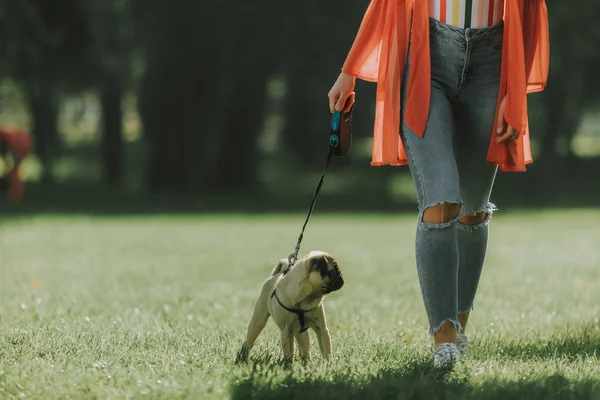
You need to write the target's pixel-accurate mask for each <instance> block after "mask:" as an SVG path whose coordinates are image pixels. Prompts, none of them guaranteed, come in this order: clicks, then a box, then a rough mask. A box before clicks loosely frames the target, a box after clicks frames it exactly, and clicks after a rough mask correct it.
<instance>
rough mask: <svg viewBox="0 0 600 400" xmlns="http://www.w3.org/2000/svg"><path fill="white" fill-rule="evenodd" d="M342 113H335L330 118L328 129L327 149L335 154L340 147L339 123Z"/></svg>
mask: <svg viewBox="0 0 600 400" xmlns="http://www.w3.org/2000/svg"><path fill="white" fill-rule="evenodd" d="M341 119H342V113H341V112H339V111H335V112H334V113H333V117H332V118H331V127H330V128H329V147H330V149H331V150H332V151H333V152H334V153H335V152H338V151H339V147H340V121H341Z"/></svg>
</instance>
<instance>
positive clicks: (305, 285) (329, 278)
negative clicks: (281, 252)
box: [237, 251, 344, 362]
mask: <svg viewBox="0 0 600 400" xmlns="http://www.w3.org/2000/svg"><path fill="white" fill-rule="evenodd" d="M288 265H289V262H288V260H286V259H282V260H280V261H279V264H277V265H276V266H275V267H274V268H273V271H272V272H271V276H270V277H269V278H268V279H267V280H266V281H265V282H264V284H263V286H262V290H261V292H260V294H259V296H258V298H257V299H256V301H255V303H254V312H253V313H252V318H251V319H250V322H249V323H248V331H247V335H246V341H245V342H244V344H243V345H242V348H241V349H240V351H239V353H238V356H237V361H238V362H240V361H246V360H247V359H248V356H249V354H250V350H251V349H252V347H253V346H254V344H255V343H256V339H257V338H258V335H259V334H260V333H261V332H262V330H263V329H264V328H265V326H266V324H267V321H268V319H269V317H273V321H275V324H277V326H278V327H279V330H280V331H281V347H282V349H283V356H284V358H286V359H287V360H290V359H292V358H293V356H294V338H295V339H296V342H297V343H298V348H299V353H300V356H301V357H302V358H304V359H306V360H311V357H310V339H309V335H308V329H312V330H313V332H314V333H315V334H316V336H317V341H318V343H319V348H320V350H321V354H322V356H323V358H324V359H325V360H329V359H330V358H331V336H330V335H329V329H328V328H327V320H326V318H325V308H324V306H323V300H324V299H325V296H326V295H327V294H328V293H331V292H334V291H336V290H339V289H341V288H342V286H343V285H344V278H343V277H342V271H341V269H340V267H339V265H338V262H337V260H336V259H335V258H334V257H333V256H331V255H330V254H327V253H325V252H322V251H312V252H310V253H309V254H308V255H306V256H305V257H304V258H302V259H300V260H298V261H297V262H296V263H295V264H294V265H293V267H292V268H291V269H289V271H287V268H288Z"/></svg>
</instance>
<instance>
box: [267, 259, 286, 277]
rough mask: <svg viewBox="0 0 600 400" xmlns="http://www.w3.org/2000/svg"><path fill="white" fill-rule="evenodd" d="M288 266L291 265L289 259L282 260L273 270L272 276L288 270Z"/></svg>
mask: <svg viewBox="0 0 600 400" xmlns="http://www.w3.org/2000/svg"><path fill="white" fill-rule="evenodd" d="M288 265H289V263H288V260H287V258H282V259H281V260H279V263H278V264H277V265H276V266H275V267H274V268H273V271H272V272H271V276H273V275H277V274H280V273H282V272H283V270H284V268H287V266H288Z"/></svg>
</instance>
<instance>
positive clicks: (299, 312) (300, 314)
mask: <svg viewBox="0 0 600 400" xmlns="http://www.w3.org/2000/svg"><path fill="white" fill-rule="evenodd" d="M273 297H275V298H276V299H277V302H278V303H279V305H280V306H281V307H282V308H283V309H284V310H286V311H289V312H291V313H294V314H296V315H297V316H298V319H299V320H300V332H299V333H302V332H304V331H306V330H307V329H308V326H304V323H305V319H304V314H305V313H307V312H311V311H312V310H315V309H316V308H317V307H315V308H311V309H310V310H302V309H301V308H288V307H286V306H284V305H283V303H282V302H281V300H279V297H277V294H276V293H275V289H273V294H271V298H273Z"/></svg>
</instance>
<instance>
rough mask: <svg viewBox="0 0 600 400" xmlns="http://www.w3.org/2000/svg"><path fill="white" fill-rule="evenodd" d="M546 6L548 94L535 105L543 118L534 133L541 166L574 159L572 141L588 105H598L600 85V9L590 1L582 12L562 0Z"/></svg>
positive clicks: (585, 4) (535, 127) (583, 7)
mask: <svg viewBox="0 0 600 400" xmlns="http://www.w3.org/2000/svg"><path fill="white" fill-rule="evenodd" d="M547 3H548V8H549V16H550V56H551V61H550V76H549V79H548V87H547V89H546V91H545V92H544V93H543V94H541V95H539V98H536V99H535V100H534V102H533V104H534V109H537V113H538V115H539V117H538V118H537V119H536V121H535V122H534V123H535V126H534V128H533V129H535V131H536V132H539V133H540V136H541V138H542V139H541V145H540V162H541V163H542V164H543V165H544V164H545V165H549V164H553V163H555V162H557V161H560V160H561V159H562V160H564V161H566V162H568V161H569V160H573V159H574V158H575V155H574V154H573V151H572V146H571V141H572V139H573V137H574V136H575V134H576V133H577V130H578V128H579V125H580V123H581V120H582V118H583V116H584V115H585V113H586V112H587V111H588V109H589V107H590V105H591V104H593V103H595V102H597V101H598V100H600V95H599V94H598V93H600V92H599V91H598V89H600V79H599V78H598V77H597V74H596V71H595V65H597V64H596V61H598V57H599V53H598V49H597V46H596V43H598V41H599V40H600V27H599V26H598V24H596V18H597V16H598V15H599V14H600V3H599V2H597V1H593V0H586V1H583V2H581V3H582V4H581V6H580V7H573V4H571V3H568V2H563V1H560V0H548V1H547ZM582 10H585V11H583V12H582ZM536 96H538V95H536ZM561 146H562V147H566V148H563V149H561Z"/></svg>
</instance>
